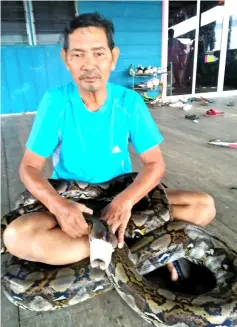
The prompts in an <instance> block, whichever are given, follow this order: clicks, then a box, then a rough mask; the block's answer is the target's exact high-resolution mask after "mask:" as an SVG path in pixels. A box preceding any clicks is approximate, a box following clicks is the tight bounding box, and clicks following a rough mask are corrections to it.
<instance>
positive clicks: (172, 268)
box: [167, 263, 179, 281]
mask: <svg viewBox="0 0 237 327" xmlns="http://www.w3.org/2000/svg"><path fill="white" fill-rule="evenodd" d="M167 268H168V269H169V271H170V273H171V280H173V281H176V280H178V278H179V275H178V273H177V270H176V269H175V266H174V265H173V263H168V265H167Z"/></svg>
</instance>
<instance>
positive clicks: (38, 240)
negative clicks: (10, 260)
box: [3, 212, 90, 265]
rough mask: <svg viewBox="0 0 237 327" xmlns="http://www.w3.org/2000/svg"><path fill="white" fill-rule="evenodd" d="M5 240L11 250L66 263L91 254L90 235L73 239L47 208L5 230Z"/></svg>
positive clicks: (31, 258)
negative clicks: (47, 211) (45, 210)
mask: <svg viewBox="0 0 237 327" xmlns="http://www.w3.org/2000/svg"><path fill="white" fill-rule="evenodd" d="M3 239H4V244H5V245H6V247H7V249H8V251H9V252H10V253H11V254H13V255H15V256H17V257H19V258H22V259H25V260H29V261H37V262H44V263H47V264H51V265H65V264H70V263H73V262H77V261H80V260H82V259H84V258H87V257H88V256H89V251H90V248H89V240H88V236H87V235H86V236H83V237H81V238H77V239H73V238H71V237H70V236H68V235H67V234H66V233H64V232H63V231H62V230H61V228H60V227H59V226H58V225H57V221H56V219H55V217H54V216H53V215H52V214H50V213H46V212H35V213H31V214H26V215H23V216H21V217H19V218H17V219H16V220H14V221H13V222H12V223H11V224H10V225H9V226H8V227H7V229H6V230H5V232H4V235H3Z"/></svg>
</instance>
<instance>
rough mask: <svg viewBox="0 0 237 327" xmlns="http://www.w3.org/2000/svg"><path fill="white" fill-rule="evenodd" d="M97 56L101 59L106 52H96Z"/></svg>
mask: <svg viewBox="0 0 237 327" xmlns="http://www.w3.org/2000/svg"><path fill="white" fill-rule="evenodd" d="M95 55H96V56H97V57H100V56H103V55H104V52H96V53H95Z"/></svg>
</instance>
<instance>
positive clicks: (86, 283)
mask: <svg viewBox="0 0 237 327" xmlns="http://www.w3.org/2000/svg"><path fill="white" fill-rule="evenodd" d="M135 176H136V173H133V174H126V175H122V176H119V177H116V178H114V179H113V180H111V181H109V182H107V183H103V184H100V185H90V184H85V183H80V182H75V181H59V180H58V181H56V180H51V183H52V185H53V186H54V187H55V189H56V190H57V191H58V193H59V194H61V196H64V197H66V198H70V199H73V200H74V201H78V202H82V203H85V204H86V205H88V207H91V208H92V209H93V210H94V216H95V217H92V218H90V219H92V220H91V221H92V225H93V219H94V220H96V219H97V221H98V218H96V217H100V212H101V209H103V207H104V206H105V205H106V204H108V203H109V202H110V201H111V200H112V199H113V197H114V196H116V195H117V194H118V193H119V192H121V191H122V190H124V189H125V188H126V187H127V186H128V185H130V184H131V182H132V181H133V180H134V178H135ZM46 210H47V209H46V208H45V207H44V206H43V205H42V204H40V203H39V202H38V201H37V200H36V199H34V198H33V197H32V196H31V195H30V193H29V192H27V191H25V192H24V193H23V194H22V195H21V197H20V199H19V201H18V203H17V206H16V208H15V210H14V211H12V212H10V213H9V214H7V215H6V216H4V217H3V219H2V232H3V231H4V229H5V228H6V226H7V225H8V224H9V223H10V222H11V221H12V220H14V219H16V218H17V217H19V216H20V215H22V214H24V213H27V212H33V211H46ZM129 240H132V242H131V245H130V246H129V247H128V246H127V245H125V246H124V247H123V249H118V248H116V249H115V251H114V253H113V255H112V260H111V263H110V265H109V266H108V268H107V269H106V270H105V271H101V270H98V269H91V266H90V262H89V259H85V260H82V261H80V262H78V263H74V264H71V265H67V266H59V267H55V266H49V265H44V264H40V263H34V262H28V261H25V260H21V259H19V258H16V257H14V256H12V255H10V254H7V255H8V260H6V262H5V264H4V267H3V277H2V285H3V290H4V293H5V295H6V296H7V298H8V299H9V300H10V301H11V302H13V303H14V304H16V305H18V306H20V307H22V308H26V309H29V310H36V311H47V310H55V309H58V308H62V307H66V306H70V305H74V304H77V303H79V302H82V301H84V300H86V299H89V298H91V297H93V296H95V295H98V294H101V293H102V292H105V291H108V290H111V289H112V288H115V289H116V291H117V292H118V294H120V296H121V297H122V298H123V299H124V300H125V301H126V303H127V304H128V305H129V306H130V307H131V308H132V309H133V310H135V311H136V312H137V313H138V314H139V315H140V316H141V317H143V318H144V319H145V320H147V321H149V322H151V323H152V324H154V325H156V326H164V324H165V325H168V326H174V325H176V324H177V323H183V326H190V327H196V326H201V327H204V326H205V327H214V326H215V327H217V326H219V327H220V326H223V327H224V326H237V253H236V252H235V251H234V250H233V249H230V248H228V246H227V245H226V244H225V243H224V242H222V241H221V240H219V239H217V238H216V237H214V236H212V235H210V234H208V233H206V232H205V231H204V230H202V229H201V228H199V227H197V226H194V225H190V224H184V223H181V222H172V219H171V206H170V203H169V201H168V198H167V196H166V193H165V189H164V188H163V187H162V185H160V184H159V185H157V186H156V187H155V188H154V189H153V190H152V191H151V192H150V193H149V194H148V195H147V197H145V198H144V199H142V200H141V201H140V202H139V203H138V204H137V205H136V206H135V207H134V208H133V211H132V217H131V219H130V221H129V224H128V226H127V230H126V243H127V244H128V243H129ZM2 251H3V252H4V247H3V248H2ZM180 258H185V259H187V260H188V261H189V262H193V263H195V264H198V265H200V266H205V267H207V268H208V271H209V272H210V274H211V275H212V276H213V277H214V278H213V280H215V283H214V284H213V287H212V288H211V289H210V290H209V291H208V292H206V293H205V294H201V295H200V294H186V293H181V292H179V291H175V292H173V291H171V290H169V289H167V287H166V285H165V284H164V283H163V282H162V280H161V279H160V278H158V277H156V279H155V281H154V280H153V281H151V280H150V279H147V277H146V275H147V274H148V273H150V274H152V273H154V272H156V271H157V269H158V268H160V267H163V266H165V265H166V264H167V263H168V262H173V261H175V260H178V259H180ZM147 276H148V275H147Z"/></svg>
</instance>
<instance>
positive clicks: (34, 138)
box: [26, 82, 163, 183]
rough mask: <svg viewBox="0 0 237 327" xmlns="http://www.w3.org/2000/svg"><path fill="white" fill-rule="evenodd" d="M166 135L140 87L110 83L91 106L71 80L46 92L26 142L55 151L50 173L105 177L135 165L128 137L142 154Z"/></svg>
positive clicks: (94, 179) (43, 151) (92, 179)
mask: <svg viewBox="0 0 237 327" xmlns="http://www.w3.org/2000/svg"><path fill="white" fill-rule="evenodd" d="M162 140H163V137H162V136H161V134H160V132H159V130H158V128H157V126H156V124H155V122H154V120H153V119H152V117H151V114H150V112H149V110H148V108H147V106H146V105H145V103H144V101H143V99H142V98H141V96H140V95H139V94H138V93H137V92H135V91H133V90H130V89H127V88H125V87H122V86H119V85H115V84H112V83H107V99H106V101H105V103H104V104H103V106H102V107H100V108H99V110H98V111H96V112H91V111H89V110H88V109H87V108H86V106H85V105H84V103H83V101H82V99H81V97H80V95H79V92H78V89H77V86H76V84H75V83H74V82H71V83H69V84H67V85H65V86H62V87H59V88H55V89H52V90H50V91H49V92H46V94H45V95H44V97H43V99H42V101H41V103H40V105H39V108H38V111H37V114H36V117H35V121H34V124H33V127H32V130H31V133H30V136H29V138H28V141H27V143H26V147H27V148H28V149H29V150H31V151H32V152H34V153H36V154H38V155H39V156H42V157H45V158H48V157H50V156H51V155H52V161H53V167H54V171H53V175H52V178H56V179H59V178H60V179H66V180H80V181H84V182H88V183H102V182H105V181H108V180H110V179H111V178H113V177H116V176H118V175H121V174H124V173H129V172H131V171H132V165H131V160H130V156H129V143H131V144H132V145H133V147H134V149H135V151H136V153H137V154H141V153H143V152H145V151H147V150H149V149H151V148H152V147H154V146H156V145H158V144H160V143H161V142H162Z"/></svg>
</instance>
